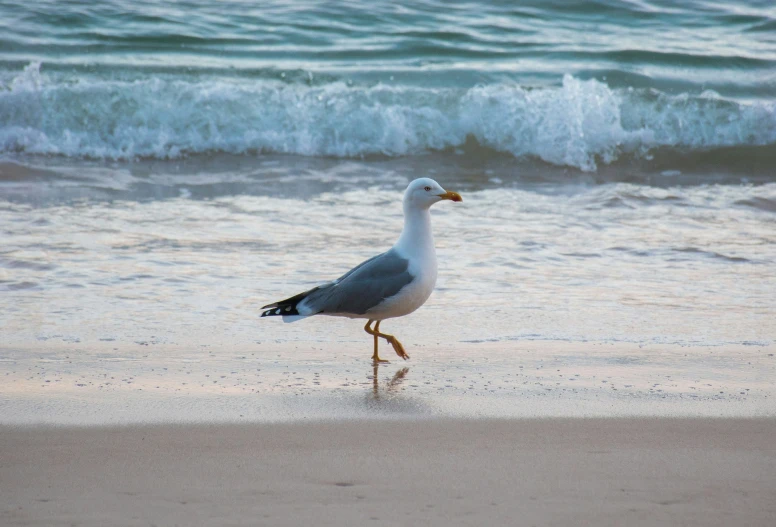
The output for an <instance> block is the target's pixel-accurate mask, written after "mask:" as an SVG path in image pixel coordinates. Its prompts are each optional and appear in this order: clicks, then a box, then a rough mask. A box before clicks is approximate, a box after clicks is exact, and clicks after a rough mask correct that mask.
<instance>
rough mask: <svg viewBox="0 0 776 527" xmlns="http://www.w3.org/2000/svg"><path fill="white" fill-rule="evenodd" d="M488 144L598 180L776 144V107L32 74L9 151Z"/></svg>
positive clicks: (602, 93)
mask: <svg viewBox="0 0 776 527" xmlns="http://www.w3.org/2000/svg"><path fill="white" fill-rule="evenodd" d="M470 140H475V141H476V142H478V143H479V144H480V145H482V146H484V147H486V148H489V149H493V150H495V151H498V152H503V153H509V154H512V155H514V156H518V157H519V156H531V157H536V158H540V159H542V160H544V161H546V162H549V163H553V164H556V165H565V166H570V167H576V168H579V169H582V170H585V171H592V170H595V169H596V168H597V165H598V164H599V163H610V162H612V161H613V160H615V159H617V158H618V156H620V155H622V154H624V153H635V154H637V155H640V154H645V153H647V152H649V150H650V149H653V148H655V147H662V146H667V147H674V148H684V149H692V150H698V149H712V148H719V147H727V146H751V145H767V144H771V143H776V103H774V102H754V103H743V102H738V101H733V100H727V99H723V98H720V97H719V96H717V95H716V94H714V93H702V94H698V95H689V94H680V95H668V94H665V93H661V92H658V91H655V90H650V89H617V90H615V89H612V88H610V87H609V86H607V85H606V84H604V83H602V82H599V81H597V80H579V79H577V78H574V77H572V76H569V75H566V76H565V77H564V78H563V82H562V84H561V85H560V86H555V87H544V88H529V87H523V86H519V85H516V84H506V83H502V84H489V85H480V86H474V87H471V88H427V87H418V86H396V85H390V84H376V85H370V86H364V85H351V84H350V83H347V82H342V81H332V82H328V83H325V84H320V85H311V84H310V83H305V82H292V83H289V82H286V81H284V80H282V79H277V80H275V79H266V78H262V79H245V78H231V79H229V78H223V77H220V78H215V77H206V76H201V77H175V76H161V77H160V76H157V77H153V78H144V79H139V80H126V79H104V78H102V79H100V78H90V77H78V78H66V77H64V76H48V75H46V74H45V73H44V72H41V65H40V63H32V64H30V65H29V66H27V67H26V68H25V69H24V71H23V72H21V73H20V74H18V75H16V76H15V77H13V78H11V79H10V80H7V81H5V82H3V85H2V86H0V152H5V153H9V152H21V153H29V154H52V155H63V156H68V157H87V158H106V159H133V158H138V157H150V158H159V159H170V158H177V157H180V156H183V155H187V154H195V153H208V152H226V153H233V154H243V153H253V154H255V153H283V154H297V155H304V156H332V157H362V156H370V155H385V156H406V155H413V154H418V153H422V152H424V151H428V150H444V149H450V148H457V147H460V146H462V145H464V144H466V143H467V141H470Z"/></svg>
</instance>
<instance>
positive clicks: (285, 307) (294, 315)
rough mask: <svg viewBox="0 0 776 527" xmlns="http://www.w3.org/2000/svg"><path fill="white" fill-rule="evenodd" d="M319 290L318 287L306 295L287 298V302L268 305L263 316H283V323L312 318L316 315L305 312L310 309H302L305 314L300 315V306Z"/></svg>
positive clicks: (306, 292)
mask: <svg viewBox="0 0 776 527" xmlns="http://www.w3.org/2000/svg"><path fill="white" fill-rule="evenodd" d="M318 289H319V288H317V287H316V288H314V289H310V290H309V291H305V292H304V293H299V294H298V295H295V296H292V297H291V298H286V299H285V300H280V301H278V302H273V303H271V304H267V305H266V306H264V307H262V309H266V311H264V312H263V313H262V314H261V316H262V317H277V316H282V317H283V322H294V321H296V320H300V319H303V318H306V317H309V316H312V315H314V314H315V313H309V312H305V311H309V309H307V310H305V309H302V311H303V312H302V313H300V312H299V309H298V308H299V307H300V306H299V304H301V303H302V302H303V301H304V299H305V298H307V296H308V295H309V294H310V293H312V292H313V291H317V290H318Z"/></svg>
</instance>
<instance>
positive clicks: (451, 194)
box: [439, 191, 463, 201]
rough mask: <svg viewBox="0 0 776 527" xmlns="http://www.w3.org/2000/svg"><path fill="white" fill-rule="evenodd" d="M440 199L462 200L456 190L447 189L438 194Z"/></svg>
mask: <svg viewBox="0 0 776 527" xmlns="http://www.w3.org/2000/svg"><path fill="white" fill-rule="evenodd" d="M439 197H440V198H442V199H449V200H450V201H463V198H462V197H461V195H460V194H458V193H457V192H450V191H447V192H445V193H444V194H440V195H439Z"/></svg>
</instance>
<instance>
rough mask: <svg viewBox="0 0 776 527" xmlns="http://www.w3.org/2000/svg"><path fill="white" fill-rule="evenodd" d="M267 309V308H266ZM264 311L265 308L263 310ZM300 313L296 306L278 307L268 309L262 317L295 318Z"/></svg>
mask: <svg viewBox="0 0 776 527" xmlns="http://www.w3.org/2000/svg"><path fill="white" fill-rule="evenodd" d="M264 307H267V306H264ZM262 309H264V308H262ZM298 314H299V311H297V310H296V306H277V307H273V308H272V309H268V310H266V311H264V312H263V313H262V314H261V316H262V317H277V316H284V317H287V316H293V315H298Z"/></svg>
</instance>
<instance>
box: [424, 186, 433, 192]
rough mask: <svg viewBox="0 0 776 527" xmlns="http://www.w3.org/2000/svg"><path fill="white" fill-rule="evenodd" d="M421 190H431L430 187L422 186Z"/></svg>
mask: <svg viewBox="0 0 776 527" xmlns="http://www.w3.org/2000/svg"><path fill="white" fill-rule="evenodd" d="M423 190H425V191H426V192H431V187H423Z"/></svg>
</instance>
